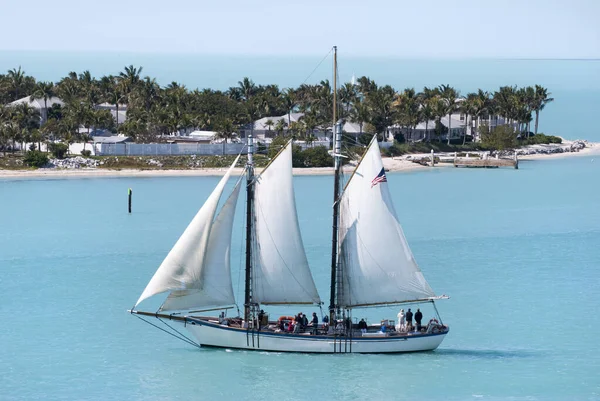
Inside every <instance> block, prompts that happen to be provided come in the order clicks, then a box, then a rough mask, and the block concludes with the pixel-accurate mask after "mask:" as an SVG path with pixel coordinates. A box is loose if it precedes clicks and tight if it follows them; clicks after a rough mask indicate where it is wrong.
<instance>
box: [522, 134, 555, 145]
mask: <svg viewBox="0 0 600 401" xmlns="http://www.w3.org/2000/svg"><path fill="white" fill-rule="evenodd" d="M520 142H521V144H522V145H538V144H544V145H548V144H550V143H562V138H561V137H558V136H554V135H544V134H537V135H532V136H530V137H529V138H524V139H522V140H521V141H520Z"/></svg>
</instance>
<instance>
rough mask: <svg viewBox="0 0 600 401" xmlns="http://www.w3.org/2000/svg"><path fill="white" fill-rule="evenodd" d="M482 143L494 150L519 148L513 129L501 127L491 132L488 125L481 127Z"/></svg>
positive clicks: (505, 126) (506, 126)
mask: <svg viewBox="0 0 600 401" xmlns="http://www.w3.org/2000/svg"><path fill="white" fill-rule="evenodd" d="M479 129H480V133H481V142H482V144H483V145H484V146H486V147H488V148H489V149H493V150H505V149H514V148H515V147H516V146H517V136H516V134H515V132H514V130H513V128H512V127H510V126H508V125H499V126H497V127H495V128H494V129H492V130H491V131H490V129H489V127H488V126H487V125H482V126H481V127H479Z"/></svg>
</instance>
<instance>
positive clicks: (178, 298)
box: [160, 179, 242, 311]
mask: <svg viewBox="0 0 600 401" xmlns="http://www.w3.org/2000/svg"><path fill="white" fill-rule="evenodd" d="M241 182H242V180H241V179H240V180H239V181H238V183H237V184H236V186H235V188H234V190H233V192H232V193H231V195H230V196H229V199H227V201H226V202H225V204H224V205H223V207H222V208H221V210H220V211H219V214H218V216H217V217H216V218H215V221H214V223H213V225H212V228H211V230H210V235H209V238H208V246H207V248H206V249H207V251H206V258H205V259H204V264H203V267H202V272H201V274H202V277H201V279H200V280H198V281H197V282H194V283H190V284H188V285H187V289H185V290H177V291H171V293H170V294H169V296H168V297H167V300H166V301H165V302H164V304H163V305H162V306H161V308H160V310H161V311H170V310H189V309H193V308H198V307H208V306H223V305H233V304H234V303H235V296H234V295H233V285H232V282H231V265H230V258H229V255H230V250H231V232H232V229H233V218H234V217H235V207H236V205H237V200H238V195H239V193H240V183H241Z"/></svg>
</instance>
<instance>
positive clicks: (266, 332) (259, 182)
mask: <svg viewBox="0 0 600 401" xmlns="http://www.w3.org/2000/svg"><path fill="white" fill-rule="evenodd" d="M334 49H335V48H334ZM334 62H335V56H334ZM335 70H336V69H335V68H334V71H335ZM335 81H336V80H335V78H334V88H335V86H336V84H335ZM334 104H336V101H335V90H334ZM335 118H336V112H335V107H334V121H335ZM341 143H342V130H341V123H337V124H335V125H334V152H333V155H334V159H335V176H334V177H335V178H334V185H333V186H334V203H333V231H332V255H331V266H330V268H331V270H330V273H331V282H330V294H329V295H330V297H329V301H330V302H329V308H328V309H329V310H328V314H327V315H326V318H325V319H324V320H326V322H324V323H321V324H318V322H315V324H307V322H306V320H305V321H304V322H303V321H302V317H301V316H298V317H292V316H281V317H279V318H277V319H269V315H268V313H265V312H264V309H263V308H268V307H269V306H273V305H279V306H293V305H314V306H315V307H320V306H321V305H322V302H321V297H320V296H319V293H318V291H317V288H316V286H315V283H314V280H313V277H312V273H311V269H310V267H309V264H308V260H307V257H306V253H305V250H304V245H303V241H302V237H301V234H300V228H299V224H298V217H297V212H296V203H295V197H294V188H293V182H292V152H293V147H292V141H289V142H288V143H287V144H286V145H285V146H284V147H283V148H282V149H281V150H280V152H279V153H278V154H277V156H276V157H275V158H274V159H273V160H272V161H271V162H270V164H269V165H268V166H267V167H266V168H265V169H264V170H263V171H262V172H261V173H260V174H255V171H254V164H253V153H254V139H253V138H252V136H251V135H249V137H248V162H247V164H246V166H245V173H244V174H243V175H242V176H240V177H239V178H238V179H237V181H236V184H235V186H234V188H233V189H232V190H231V192H230V194H229V195H228V196H227V198H226V200H225V202H224V204H223V205H222V207H221V208H220V209H219V204H220V200H221V198H222V197H223V192H224V189H225V187H226V184H227V182H228V180H229V179H230V178H231V175H232V172H233V169H234V167H235V166H236V164H237V162H238V159H239V156H238V158H236V160H235V161H234V163H233V164H232V165H231V167H230V168H229V170H228V171H227V173H226V174H225V176H224V177H223V178H222V179H221V180H220V182H219V183H218V185H217V186H216V187H215V189H214V190H213V192H212V193H211V195H210V196H209V197H208V199H207V200H206V201H205V203H204V205H203V206H202V207H201V209H200V210H199V211H198V213H197V214H196V216H195V217H194V219H193V220H192V221H191V223H190V224H189V226H188V227H187V228H186V230H185V231H184V233H183V234H182V236H181V237H180V238H179V240H178V241H177V243H176V244H175V246H174V247H173V248H172V249H171V251H170V252H169V254H168V255H167V257H166V258H165V260H164V261H163V263H162V264H161V265H160V267H159V268H158V270H157V271H156V273H155V274H154V276H153V277H152V279H151V280H150V282H149V283H148V285H147V286H146V288H145V290H144V291H143V293H142V295H141V296H140V297H139V299H138V301H137V302H136V304H135V305H134V307H133V309H132V310H131V311H130V312H131V313H132V314H134V315H135V316H137V317H140V318H141V319H144V320H145V318H147V317H152V318H157V319H160V320H162V321H163V322H164V323H165V324H166V326H167V327H168V328H169V330H170V333H171V334H173V335H174V336H176V337H178V338H180V339H183V340H184V341H187V342H189V343H192V344H197V345H200V346H211V347H221V348H233V349H246V350H261V351H279V352H309V353H393V352H413V351H428V350H433V349H435V348H437V347H438V346H439V345H440V343H441V342H442V340H443V339H444V337H445V336H446V334H447V333H448V331H449V328H448V326H446V325H444V324H443V323H442V320H441V318H440V316H439V314H438V313H437V308H435V301H436V300H438V299H440V298H447V297H445V296H441V297H438V296H436V295H435V293H434V292H433V290H432V289H431V287H430V286H429V284H428V283H427V281H426V280H425V278H424V276H423V274H422V272H421V270H420V269H419V267H418V265H417V263H416V261H415V259H414V257H413V254H412V252H411V250H410V247H409V246H408V243H407V241H406V238H405V236H404V233H403V231H402V228H401V226H400V223H399V222H398V218H397V217H396V212H395V209H394V205H393V202H392V199H391V195H390V192H389V190H388V187H387V185H388V183H387V177H386V174H385V170H384V167H383V162H382V159H381V153H380V150H379V144H378V142H377V137H376V136H375V137H374V138H373V140H372V141H371V143H370V144H369V146H368V147H367V149H366V151H365V153H364V155H363V157H362V159H361V160H360V162H359V163H358V165H357V166H356V168H355V169H354V172H353V173H352V175H351V176H350V177H349V178H348V180H347V181H346V182H345V184H344V185H342V184H343V178H344V177H343V174H342V168H341V157H342V155H341ZM244 176H245V180H244ZM242 185H243V187H244V188H245V190H246V216H245V217H246V219H245V220H246V227H245V229H246V241H245V256H246V258H245V266H244V272H245V277H244V304H243V315H242V314H241V315H240V316H235V317H233V318H228V317H227V316H226V315H225V314H226V311H227V310H229V309H232V308H235V305H236V300H235V296H234V292H233V285H232V279H231V269H230V248H231V234H232V230H233V220H234V214H235V207H236V204H237V201H238V197H239V193H240V190H241V188H242ZM162 293H168V296H167V298H166V300H165V301H164V302H163V304H162V305H161V307H160V308H159V310H158V311H157V312H146V311H142V310H139V309H136V308H137V307H138V305H139V304H140V303H141V302H143V301H144V300H146V299H147V298H150V297H152V296H155V295H158V294H162ZM413 303H414V304H431V305H432V306H433V309H434V310H435V313H436V318H434V319H431V321H430V322H429V323H428V324H424V325H422V324H421V321H420V319H418V320H415V323H417V324H416V325H415V326H412V325H408V324H405V322H404V321H402V320H400V321H399V322H398V324H394V323H395V322H394V321H393V320H391V319H382V320H380V321H379V322H378V323H377V324H370V325H369V324H366V322H364V321H361V322H354V321H353V312H354V311H356V310H358V309H361V308H373V307H383V306H385V307H387V306H390V305H402V304H413ZM209 311H220V313H219V314H218V316H206V315H205V313H206V312H209ZM399 315H400V314H399ZM315 317H316V315H315ZM399 318H400V316H399ZM401 319H403V317H402V318H401ZM146 321H147V320H146ZM171 322H173V323H177V324H182V325H183V327H185V329H186V330H187V331H189V332H191V334H192V335H193V336H194V337H195V339H196V341H193V340H190V339H189V338H188V337H187V336H185V335H184V334H182V333H181V332H180V331H179V330H178V329H176V328H174V327H173V326H171V325H170V324H171ZM151 324H153V323H151ZM161 329H162V328H161ZM163 330H164V329H163Z"/></svg>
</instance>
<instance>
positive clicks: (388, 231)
mask: <svg viewBox="0 0 600 401" xmlns="http://www.w3.org/2000/svg"><path fill="white" fill-rule="evenodd" d="M387 185H388V184H387V178H386V176H385V170H384V169H383V162H382V160H381V154H380V152H379V145H378V143H377V141H376V140H373V141H372V142H371V144H370V145H369V149H368V150H367V153H366V154H365V156H364V158H363V159H362V161H361V163H360V165H359V166H358V168H357V169H356V171H355V172H354V174H353V175H352V177H351V178H350V181H349V182H348V184H347V186H346V188H345V190H344V193H343V194H342V197H341V204H340V227H341V228H340V242H341V249H340V256H339V262H340V263H341V264H342V283H343V285H342V290H341V293H340V294H338V297H339V300H340V301H339V302H340V304H341V306H346V307H351V306H366V305H376V304H386V303H390V304H391V303H396V302H404V301H408V300H417V299H423V298H428V297H432V296H435V294H434V292H433V290H432V289H431V287H430V286H429V284H428V283H427V281H426V280H425V278H424V277H423V274H422V273H421V270H420V269H419V267H418V265H417V263H416V261H415V259H414V257H413V254H412V252H411V250H410V247H409V246H408V243H407V241H406V238H405V236H404V233H403V231H402V227H401V226H400V223H399V222H398V218H397V217H396V211H395V210H394V205H393V203H392V198H391V196H390V192H389V190H388V186H387Z"/></svg>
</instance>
